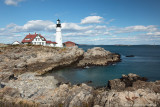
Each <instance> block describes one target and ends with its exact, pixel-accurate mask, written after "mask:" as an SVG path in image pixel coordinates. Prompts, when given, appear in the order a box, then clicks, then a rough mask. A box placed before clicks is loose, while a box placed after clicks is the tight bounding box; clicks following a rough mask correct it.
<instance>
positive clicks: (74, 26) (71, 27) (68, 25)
mask: <svg viewBox="0 0 160 107" xmlns="http://www.w3.org/2000/svg"><path fill="white" fill-rule="evenodd" d="M92 27H93V26H80V25H78V24H76V23H62V29H63V30H64V31H69V32H74V31H84V30H88V29H90V28H92Z"/></svg>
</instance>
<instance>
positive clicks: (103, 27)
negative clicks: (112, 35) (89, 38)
mask: <svg viewBox="0 0 160 107" xmlns="http://www.w3.org/2000/svg"><path fill="white" fill-rule="evenodd" d="M106 28H107V27H106V26H105V25H103V26H101V25H97V26H96V27H95V29H106Z"/></svg>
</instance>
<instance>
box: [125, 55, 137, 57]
mask: <svg viewBox="0 0 160 107" xmlns="http://www.w3.org/2000/svg"><path fill="white" fill-rule="evenodd" d="M126 57H135V56H134V55H126Z"/></svg>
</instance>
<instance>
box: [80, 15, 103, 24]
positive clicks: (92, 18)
mask: <svg viewBox="0 0 160 107" xmlns="http://www.w3.org/2000/svg"><path fill="white" fill-rule="evenodd" d="M102 21H103V17H101V16H88V17H85V18H84V19H82V20H81V24H92V23H101V22H102Z"/></svg>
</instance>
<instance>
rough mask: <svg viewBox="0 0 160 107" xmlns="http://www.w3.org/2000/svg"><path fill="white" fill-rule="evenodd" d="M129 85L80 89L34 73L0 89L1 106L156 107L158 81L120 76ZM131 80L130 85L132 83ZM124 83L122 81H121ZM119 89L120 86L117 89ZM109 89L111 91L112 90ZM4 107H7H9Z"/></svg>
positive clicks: (83, 86) (159, 99) (159, 102)
mask: <svg viewBox="0 0 160 107" xmlns="http://www.w3.org/2000/svg"><path fill="white" fill-rule="evenodd" d="M124 78H125V79H128V82H129V81H130V82H132V85H131V86H130V88H133V89H132V90H131V89H130V90H129V89H128V87H123V89H121V88H119V87H120V86H123V85H122V84H124V85H125V86H126V84H125V82H124V81H122V80H121V82H122V83H121V84H119V83H118V82H117V81H118V80H120V79H116V80H113V81H115V82H114V83H116V82H117V84H116V86H117V89H116V86H115V84H110V85H111V86H112V85H113V86H114V88H112V89H109V90H108V89H107V90H106V88H103V89H102V88H101V89H94V88H92V87H91V86H88V85H86V84H84V83H82V84H80V85H73V86H72V85H71V84H61V85H60V86H58V87H57V86H56V84H57V80H56V79H54V77H52V76H35V74H34V73H24V74H21V75H19V76H18V77H17V79H16V80H14V79H12V80H9V82H7V83H5V82H2V83H3V84H5V87H4V88H1V89H0V99H1V100H0V103H1V105H6V106H7V105H8V104H9V105H11V104H12V105H13V104H14V105H15V106H13V107H18V105H20V106H24V105H28V106H34V107H48V106H52V107H59V106H60V107H75V106H77V107H113V106H120V107H123V106H133V107H137V106H141V107H145V106H157V107H158V106H160V90H159V89H160V81H156V82H146V80H145V79H144V77H140V76H138V75H136V74H129V75H123V76H122V78H121V79H124ZM133 80H134V82H133ZM125 81H126V80H125ZM119 85H120V86H119ZM113 86H112V87H113ZM9 105H8V106H9ZM20 106H19V107H20Z"/></svg>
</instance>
